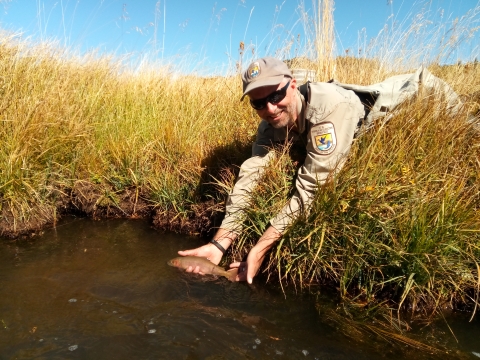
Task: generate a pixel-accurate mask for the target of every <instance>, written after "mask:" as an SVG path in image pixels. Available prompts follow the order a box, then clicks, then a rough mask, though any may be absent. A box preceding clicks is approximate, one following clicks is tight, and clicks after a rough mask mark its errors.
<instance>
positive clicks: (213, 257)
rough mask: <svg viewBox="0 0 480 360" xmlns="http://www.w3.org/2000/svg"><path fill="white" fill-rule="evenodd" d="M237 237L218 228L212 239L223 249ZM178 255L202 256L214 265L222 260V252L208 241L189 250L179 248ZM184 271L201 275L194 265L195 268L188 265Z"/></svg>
mask: <svg viewBox="0 0 480 360" xmlns="http://www.w3.org/2000/svg"><path fill="white" fill-rule="evenodd" d="M236 237H237V235H236V234H234V233H232V232H230V231H228V230H225V229H221V228H220V229H218V231H217V234H216V235H215V237H214V239H215V240H216V241H218V242H219V243H220V244H221V245H222V246H223V248H224V249H228V248H229V246H230V245H231V243H232V242H233V241H234V240H235V238H236ZM178 255H180V256H198V257H204V258H207V260H210V261H211V262H212V263H214V264H215V265H218V264H219V263H220V261H221V260H222V256H223V253H222V251H221V250H220V249H218V248H217V247H216V246H215V245H213V244H211V243H208V244H206V245H203V246H200V247H198V248H196V249H191V250H180V251H179V252H178ZM185 271H186V272H194V273H196V274H200V275H203V274H202V273H201V272H200V268H199V267H198V266H196V267H195V268H192V267H191V266H189V267H188V268H187V269H186V270H185Z"/></svg>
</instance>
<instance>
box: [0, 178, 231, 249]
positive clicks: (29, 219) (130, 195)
mask: <svg viewBox="0 0 480 360" xmlns="http://www.w3.org/2000/svg"><path fill="white" fill-rule="evenodd" d="M52 197H53V199H51V200H50V202H49V203H43V204H36V203H32V204H28V206H27V208H19V207H18V206H12V205H10V204H8V203H3V204H2V208H1V218H0V236H1V237H3V238H10V239H15V238H19V237H32V236H36V235H40V234H42V233H43V231H44V230H45V229H47V228H50V227H53V226H55V224H56V223H57V222H58V221H59V220H60V219H61V218H62V217H64V216H68V215H75V216H81V217H88V218H91V219H94V220H102V219H115V218H124V219H146V220H148V221H149V222H151V224H152V226H153V227H154V228H156V229H158V230H165V231H173V232H176V233H179V234H188V235H196V236H201V237H208V236H212V235H213V232H214V231H215V228H216V227H218V226H219V225H220V222H221V220H222V219H223V216H224V207H223V203H220V204H217V203H215V202H213V201H212V200H209V201H205V202H200V203H198V204H192V205H190V206H189V207H187V208H186V209H184V212H183V213H181V214H179V213H178V212H176V211H174V210H173V209H161V208H158V206H156V205H155V204H154V203H152V202H151V201H149V194H148V193H147V192H146V191H145V190H143V189H141V188H136V187H131V188H126V189H123V190H122V191H115V190H114V189H113V188H109V187H106V186H105V184H94V183H91V182H88V181H77V182H76V183H75V185H74V186H73V188H72V189H67V190H65V189H64V190H62V191H57V192H56V193H55V194H54V196H52Z"/></svg>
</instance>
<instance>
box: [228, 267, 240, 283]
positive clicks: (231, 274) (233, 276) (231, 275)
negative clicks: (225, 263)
mask: <svg viewBox="0 0 480 360" xmlns="http://www.w3.org/2000/svg"><path fill="white" fill-rule="evenodd" d="M237 275H238V268H233V269H230V270H227V274H226V275H225V277H226V278H227V279H228V280H230V281H236V280H237Z"/></svg>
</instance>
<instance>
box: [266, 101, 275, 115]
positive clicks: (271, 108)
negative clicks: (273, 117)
mask: <svg viewBox="0 0 480 360" xmlns="http://www.w3.org/2000/svg"><path fill="white" fill-rule="evenodd" d="M265 110H267V111H268V112H269V113H271V114H273V113H275V110H277V105H273V104H271V103H269V102H268V101H267V105H266V106H265Z"/></svg>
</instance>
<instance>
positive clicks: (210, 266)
mask: <svg viewBox="0 0 480 360" xmlns="http://www.w3.org/2000/svg"><path fill="white" fill-rule="evenodd" d="M167 264H168V265H170V266H173V267H176V268H179V269H184V270H185V269H187V268H188V267H189V266H191V267H192V268H194V269H195V267H197V266H198V267H199V268H200V272H201V273H203V274H206V275H219V276H225V277H226V278H227V279H228V280H230V281H235V279H236V277H237V274H238V268H235V269H231V270H225V269H224V268H222V267H221V266H218V265H215V264H214V263H212V262H211V261H210V260H207V259H206V258H204V257H198V256H179V257H176V258H174V259H172V260H170V261H168V262H167Z"/></svg>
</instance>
